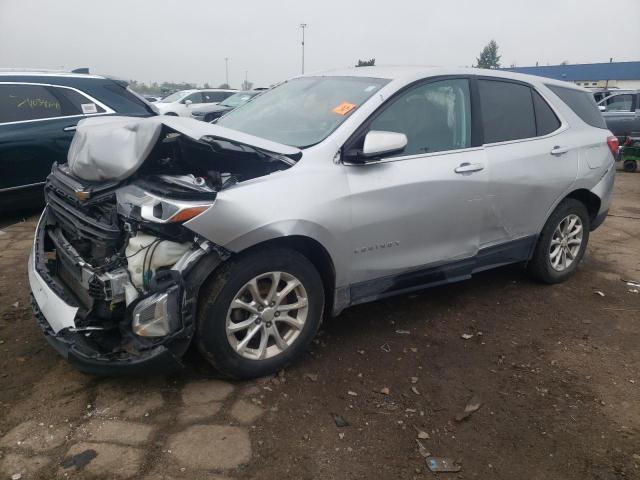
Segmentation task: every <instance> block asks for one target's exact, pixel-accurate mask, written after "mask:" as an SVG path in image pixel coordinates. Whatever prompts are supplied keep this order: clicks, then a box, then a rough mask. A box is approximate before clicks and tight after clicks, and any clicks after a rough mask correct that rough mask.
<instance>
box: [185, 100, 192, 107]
mask: <svg viewBox="0 0 640 480" xmlns="http://www.w3.org/2000/svg"><path fill="white" fill-rule="evenodd" d="M192 103H193V102H192V101H191V100H185V101H184V104H185V105H186V106H187V107H188V106H189V105H191V104H192Z"/></svg>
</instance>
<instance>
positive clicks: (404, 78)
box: [303, 66, 580, 88]
mask: <svg viewBox="0 0 640 480" xmlns="http://www.w3.org/2000/svg"><path fill="white" fill-rule="evenodd" d="M441 75H478V76H483V75H487V76H491V77H499V78H507V79H512V80H520V81H523V82H528V83H536V82H538V83H539V82H541V79H540V76H534V75H525V74H522V73H516V72H509V71H506V70H487V69H482V68H471V67H432V66H390V67H382V66H380V67H351V68H345V69H336V70H326V71H322V72H314V73H308V74H305V75H303V76H305V77H317V76H336V77H341V76H342V77H368V78H382V79H387V80H392V81H397V82H399V83H400V82H401V83H409V82H412V81H416V80H420V79H422V78H429V77H436V76H441ZM544 83H553V84H558V85H562V86H564V87H568V88H572V87H574V88H580V87H577V86H575V85H573V84H569V83H567V82H564V81H560V82H556V81H555V80H545V81H544Z"/></svg>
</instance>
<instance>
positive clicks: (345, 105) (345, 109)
mask: <svg viewBox="0 0 640 480" xmlns="http://www.w3.org/2000/svg"><path fill="white" fill-rule="evenodd" d="M354 108H356V105H355V104H354V103H349V102H342V103H341V104H340V105H338V106H337V107H336V108H334V109H333V111H334V112H335V113H337V114H338V115H346V114H347V113H349V112H350V111H351V110H353V109H354Z"/></svg>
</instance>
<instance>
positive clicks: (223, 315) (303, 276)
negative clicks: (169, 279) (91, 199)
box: [197, 249, 324, 378]
mask: <svg viewBox="0 0 640 480" xmlns="http://www.w3.org/2000/svg"><path fill="white" fill-rule="evenodd" d="M323 306H324V291H323V286H322V280H321V279H320V275H319V274H318V272H317V271H316V269H315V268H314V266H313V265H312V264H311V262H310V261H309V260H308V259H307V258H306V257H304V256H303V255H301V254H300V253H298V252H296V251H294V250H288V249H268V250H263V251H256V252H253V253H250V254H248V255H244V256H241V257H239V258H238V259H237V260H235V261H232V262H230V263H229V264H227V265H225V266H224V267H223V268H222V269H221V270H220V271H219V272H218V274H217V275H216V277H215V278H214V279H212V280H211V282H210V283H209V284H206V285H204V286H203V287H202V290H201V293H200V306H199V312H198V330H197V333H198V337H197V343H198V347H199V349H200V351H201V353H202V354H203V355H204V356H205V358H207V360H209V362H210V363H211V364H212V365H213V366H214V367H216V368H217V369H218V370H219V371H220V372H221V373H223V374H225V375H227V376H230V377H235V378H252V377H261V376H265V375H269V374H272V373H275V372H277V371H278V370H280V369H282V368H283V367H284V366H286V365H287V364H288V363H290V362H291V361H292V360H293V359H295V358H296V357H297V356H298V355H300V354H301V353H303V352H304V351H305V349H306V348H307V346H308V345H309V343H310V342H311V340H312V339H313V337H314V335H315V333H316V332H317V330H318V327H319V326H320V322H321V319H322V311H323Z"/></svg>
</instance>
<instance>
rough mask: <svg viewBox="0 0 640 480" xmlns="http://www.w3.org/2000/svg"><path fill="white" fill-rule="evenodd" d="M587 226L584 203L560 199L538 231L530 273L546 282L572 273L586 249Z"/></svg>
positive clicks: (551, 281)
mask: <svg viewBox="0 0 640 480" xmlns="http://www.w3.org/2000/svg"><path fill="white" fill-rule="evenodd" d="M589 226H590V223H589V213H588V212H587V209H586V207H585V206H584V204H583V203H581V202H579V201H578V200H575V199H573V198H567V199H565V200H563V201H562V202H561V203H560V205H558V207H557V208H556V209H555V210H554V212H553V213H552V214H551V216H550V217H549V219H548V220H547V223H546V224H545V226H544V228H543V229H542V232H541V233H540V237H539V238H538V243H537V245H536V249H535V251H534V254H533V257H532V258H531V261H530V262H529V266H528V268H529V272H530V273H531V274H532V275H533V276H534V277H535V278H537V279H538V280H541V281H543V282H545V283H560V282H563V281H565V280H566V279H567V278H569V277H570V276H571V275H573V273H574V272H575V271H576V269H577V268H578V264H579V263H580V260H582V257H583V256H584V252H585V250H586V248H587V242H588V241H589Z"/></svg>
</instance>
